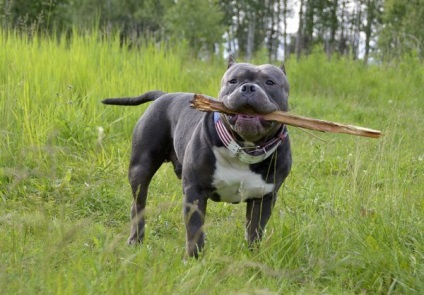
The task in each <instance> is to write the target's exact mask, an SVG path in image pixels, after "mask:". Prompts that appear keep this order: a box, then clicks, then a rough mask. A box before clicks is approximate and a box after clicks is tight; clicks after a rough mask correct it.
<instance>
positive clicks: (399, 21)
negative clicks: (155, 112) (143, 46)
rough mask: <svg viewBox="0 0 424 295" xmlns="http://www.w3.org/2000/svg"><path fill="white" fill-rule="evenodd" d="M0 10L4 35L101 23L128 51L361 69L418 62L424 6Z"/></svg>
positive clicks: (93, 0) (243, 4) (52, 0)
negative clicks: (177, 46) (165, 46)
mask: <svg viewBox="0 0 424 295" xmlns="http://www.w3.org/2000/svg"><path fill="white" fill-rule="evenodd" d="M0 8H1V11H2V13H1V15H2V19H1V25H2V27H3V28H13V29H17V30H19V31H22V32H27V33H30V34H34V33H35V32H37V33H39V32H43V33H47V34H52V33H56V34H60V33H62V32H68V33H70V30H71V29H72V28H75V27H78V28H91V27H92V26H93V24H98V26H99V29H101V30H102V32H103V34H106V35H107V34H110V33H111V32H113V31H116V30H119V31H120V32H121V37H122V39H123V40H126V41H127V42H129V43H131V44H133V45H134V44H137V43H139V42H140V41H141V40H143V39H145V38H149V39H154V40H156V41H157V42H174V41H176V40H178V42H180V41H181V40H185V41H186V42H188V44H189V45H190V47H192V48H193V49H194V51H195V53H201V55H202V56H203V57H205V56H208V55H210V54H219V53H223V52H232V53H237V56H239V57H243V58H245V59H246V60H250V59H251V58H252V57H253V56H254V55H255V54H256V53H258V52H260V51H262V54H266V56H267V57H268V60H269V61H272V60H276V59H281V58H282V57H285V58H288V56H289V55H290V54H296V56H297V57H299V56H300V55H302V54H310V53H311V52H312V50H313V49H314V47H315V46H317V44H321V45H323V46H324V50H325V52H326V53H327V55H328V56H332V55H333V54H338V55H349V56H350V57H351V58H353V59H356V58H358V57H360V58H363V59H364V60H365V62H367V61H368V59H369V58H370V56H371V55H372V56H373V59H377V60H391V59H393V58H398V57H400V56H402V55H403V54H405V53H411V52H414V53H415V54H418V55H419V56H420V57H422V56H423V42H424V30H423V29H422V28H423V19H424V0H414V1H404V0H332V1H330V0H241V1H234V0H197V1H192V0H178V1H174V0H123V1H121V0H32V1H28V0H1V1H0ZM293 27H297V30H296V31H293V29H291V28H293Z"/></svg>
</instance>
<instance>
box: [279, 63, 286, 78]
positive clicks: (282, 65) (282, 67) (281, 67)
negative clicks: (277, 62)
mask: <svg viewBox="0 0 424 295" xmlns="http://www.w3.org/2000/svg"><path fill="white" fill-rule="evenodd" d="M280 70H282V71H283V73H284V75H286V76H287V73H286V66H285V65H284V61H283V62H282V63H281V66H280Z"/></svg>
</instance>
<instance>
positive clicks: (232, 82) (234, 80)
mask: <svg viewBox="0 0 424 295" xmlns="http://www.w3.org/2000/svg"><path fill="white" fill-rule="evenodd" d="M229 83H230V84H237V79H231V80H230V81H229Z"/></svg>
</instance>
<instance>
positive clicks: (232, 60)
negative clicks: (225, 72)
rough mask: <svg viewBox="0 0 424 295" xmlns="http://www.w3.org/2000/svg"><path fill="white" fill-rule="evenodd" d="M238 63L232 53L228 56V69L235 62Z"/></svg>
mask: <svg viewBox="0 0 424 295" xmlns="http://www.w3.org/2000/svg"><path fill="white" fill-rule="evenodd" d="M235 63H237V62H236V60H235V59H234V56H233V55H232V54H230V55H229V56H228V66H227V69H229V68H230V67H231V66H232V65H233V64H235Z"/></svg>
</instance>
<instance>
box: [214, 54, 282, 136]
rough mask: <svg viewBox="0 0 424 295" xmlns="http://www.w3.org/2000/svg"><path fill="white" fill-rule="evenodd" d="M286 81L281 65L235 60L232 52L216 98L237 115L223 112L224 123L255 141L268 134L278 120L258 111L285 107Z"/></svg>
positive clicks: (277, 127)
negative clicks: (269, 118)
mask: <svg viewBox="0 0 424 295" xmlns="http://www.w3.org/2000/svg"><path fill="white" fill-rule="evenodd" d="M288 95H289V83H288V81H287V76H286V73H285V69H284V66H283V65H282V66H281V67H276V66H273V65H269V64H265V65H259V66H256V65H252V64H248V63H236V62H235V61H234V59H233V57H232V56H230V58H229V61H228V69H227V71H226V72H225V74H224V76H223V78H222V80H221V90H220V93H219V98H220V99H221V100H222V102H223V104H224V105H225V106H226V107H227V108H228V109H230V110H232V111H235V112H237V113H239V114H237V115H225V121H226V124H227V125H229V127H230V128H231V129H232V130H233V131H234V132H236V133H237V134H238V135H239V136H240V137H241V138H242V139H243V140H244V141H246V142H251V143H258V142H261V141H263V140H266V138H267V137H269V136H272V135H273V134H275V132H277V130H278V129H279V128H280V127H281V124H279V123H275V122H270V121H266V120H264V119H263V118H262V116H261V114H267V113H271V112H273V111H277V110H280V111H287V110H288Z"/></svg>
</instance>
